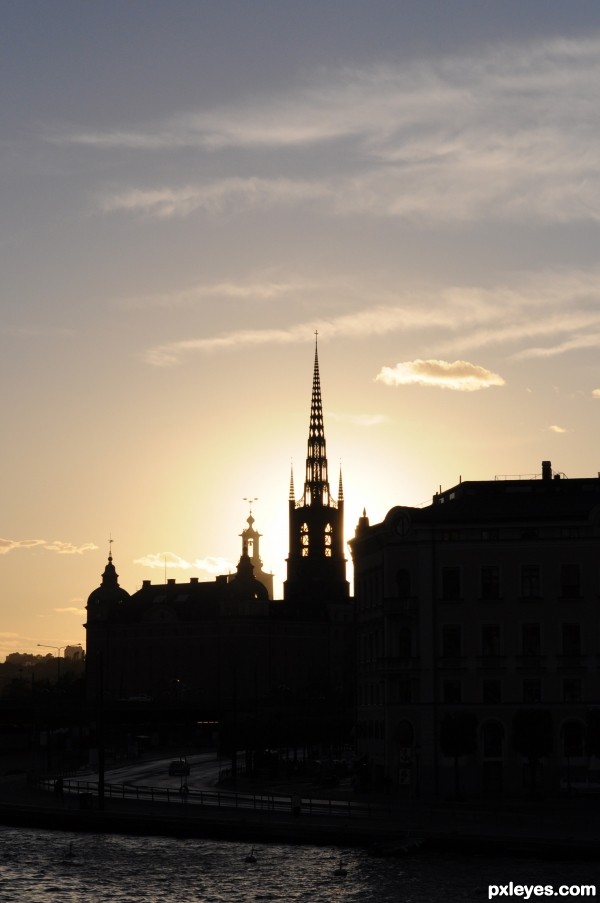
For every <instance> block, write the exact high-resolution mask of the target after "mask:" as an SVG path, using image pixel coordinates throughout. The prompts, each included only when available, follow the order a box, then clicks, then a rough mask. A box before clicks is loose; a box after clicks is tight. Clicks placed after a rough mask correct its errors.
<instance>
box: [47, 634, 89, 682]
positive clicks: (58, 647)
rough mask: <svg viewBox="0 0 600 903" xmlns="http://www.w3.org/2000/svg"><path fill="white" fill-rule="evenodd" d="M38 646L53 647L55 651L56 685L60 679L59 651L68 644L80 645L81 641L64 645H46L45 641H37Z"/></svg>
mask: <svg viewBox="0 0 600 903" xmlns="http://www.w3.org/2000/svg"><path fill="white" fill-rule="evenodd" d="M38 646H41V648H42V649H54V651H55V652H56V684H57V687H58V682H59V681H60V653H61V652H62V651H63V649H67V648H68V647H69V646H81V643H67V645H66V646H48V645H46V643H38Z"/></svg>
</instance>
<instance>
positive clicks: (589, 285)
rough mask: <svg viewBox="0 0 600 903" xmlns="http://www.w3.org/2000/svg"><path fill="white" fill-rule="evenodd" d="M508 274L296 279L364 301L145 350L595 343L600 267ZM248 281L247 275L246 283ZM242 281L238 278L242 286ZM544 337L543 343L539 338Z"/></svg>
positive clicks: (449, 348)
mask: <svg viewBox="0 0 600 903" xmlns="http://www.w3.org/2000/svg"><path fill="white" fill-rule="evenodd" d="M512 278H513V282H514V284H513V285H510V284H505V285H497V286H493V287H489V286H474V285H457V286H451V287H446V288H436V287H433V288H428V289H424V288H423V287H415V288H412V287H406V288H403V289H399V290H398V291H397V292H391V291H390V290H389V289H387V290H380V289H379V288H378V287H377V285H374V284H373V281H372V280H369V281H368V282H367V281H365V283H364V284H360V282H357V281H356V280H355V281H354V283H353V284H352V285H344V284H343V283H342V282H339V283H337V284H335V283H334V282H329V283H325V282H323V283H317V282H315V281H314V280H313V281H312V282H311V281H310V280H308V279H306V280H304V281H303V280H301V279H297V280H294V281H292V282H291V283H290V288H289V291H290V293H291V292H293V291H295V290H296V289H295V286H299V289H298V290H299V291H300V290H302V291H303V292H304V294H305V297H306V298H307V299H308V300H315V299H322V298H324V297H328V298H343V299H344V303H345V304H346V305H347V306H348V305H349V306H353V305H359V304H360V305H362V306H360V307H358V306H357V307H355V309H354V310H351V311H350V312H348V313H344V314H341V315H335V316H331V317H328V318H322V319H320V320H317V321H315V320H311V321H310V322H309V323H302V322H301V323H295V324H293V325H291V326H289V327H288V328H286V329H269V328H266V329H260V328H259V329H257V328H253V329H238V330H234V331H231V332H226V333H222V334H220V335H214V336H202V337H197V338H196V337H191V338H185V339H181V340H175V341H172V342H167V343H163V344H160V345H155V346H152V347H150V348H148V349H146V351H144V352H143V355H142V356H143V359H144V360H145V361H146V362H147V363H150V364H152V365H154V366H172V365H174V364H176V363H179V362H180V361H181V360H182V359H183V358H184V357H185V356H187V355H189V354H193V353H209V352H217V351H225V350H233V349H236V348H243V347H256V346H260V345H266V344H270V345H285V344H295V343H305V342H312V341H314V331H315V328H316V329H317V330H318V332H319V336H320V338H322V339H324V340H327V339H333V338H336V339H339V338H347V339H358V340H363V339H366V338H369V337H372V336H383V335H390V334H392V333H396V332H398V333H402V334H403V335H404V336H407V335H411V337H412V340H413V341H418V340H420V341H421V342H422V344H423V346H424V347H427V346H430V343H431V336H432V335H433V334H435V347H436V351H437V353H438V354H444V355H449V354H454V355H457V356H458V355H463V354H465V353H466V352H467V351H469V350H470V349H473V348H477V349H478V350H480V349H482V348H484V347H486V346H493V345H497V346H499V345H500V346H501V345H505V346H509V351H508V353H509V354H510V355H511V357H513V358H515V359H518V358H528V357H531V358H533V357H543V356H546V357H547V356H551V355H558V354H565V353H567V352H569V351H571V350H577V349H579V348H585V347H595V346H596V345H597V344H599V343H600V288H599V286H600V271H598V270H597V269H591V270H588V271H578V270H572V271H562V272H561V271H547V272H539V273H536V274H533V275H531V274H515V275H514V276H513V277H512ZM252 284H253V281H252V280H250V281H249V283H248V286H249V289H251V287H252ZM243 285H244V283H243V282H242V281H241V282H240V283H239V286H238V290H239V292H240V293H241V292H243V291H244V289H243ZM284 285H285V282H284ZM300 286H302V288H301V289H300ZM274 290H275V289H274ZM440 330H443V338H441V337H440ZM542 341H543V342H545V345H544V346H542V345H538V344H537V343H539V342H542ZM534 342H535V343H536V344H533V343H534Z"/></svg>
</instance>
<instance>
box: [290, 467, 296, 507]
mask: <svg viewBox="0 0 600 903" xmlns="http://www.w3.org/2000/svg"><path fill="white" fill-rule="evenodd" d="M295 500H296V493H295V492H294V465H293V464H291V465H290V502H294V501H295Z"/></svg>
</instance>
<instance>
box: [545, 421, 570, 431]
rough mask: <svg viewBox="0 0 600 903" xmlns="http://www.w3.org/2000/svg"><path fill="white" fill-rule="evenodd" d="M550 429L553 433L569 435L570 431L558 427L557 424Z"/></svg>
mask: <svg viewBox="0 0 600 903" xmlns="http://www.w3.org/2000/svg"><path fill="white" fill-rule="evenodd" d="M548 429H549V430H550V432H551V433H567V432H568V430H566V429H565V428H564V427H563V426H558V425H557V424H556V423H553V424H552V425H551V426H549V427H548Z"/></svg>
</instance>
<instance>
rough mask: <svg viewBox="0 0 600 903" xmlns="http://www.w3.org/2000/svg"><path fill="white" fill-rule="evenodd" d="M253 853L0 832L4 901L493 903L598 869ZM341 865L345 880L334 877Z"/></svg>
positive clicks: (160, 841)
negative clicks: (521, 887) (503, 892)
mask: <svg viewBox="0 0 600 903" xmlns="http://www.w3.org/2000/svg"><path fill="white" fill-rule="evenodd" d="M250 852H251V850H250V848H249V847H248V845H246V844H241V843H222V842H216V841H207V840H174V839H170V838H156V837H150V838H142V837H125V836H122V835H109V834H102V835H95V834H66V833H61V832H52V831H48V832H47V831H39V830H21V829H11V828H0V901H2V903H4V901H15V903H84V901H85V903H104V901H106V903H108V901H112V903H238V901H239V903H268V901H273V900H278V901H290V903H292V901H307V903H308V901H311V903H337V901H348V903H357V901H361V903H363V901H364V903H367V901H368V903H373V901H374V903H388V901H389V903H392V901H393V903H457V901H465V903H470V901H474V903H475V901H481V900H486V899H488V884H494V883H498V884H500V883H506V882H508V881H509V880H513V881H514V882H515V883H517V882H519V881H520V882H523V883H525V884H536V883H540V884H548V883H551V882H554V883H555V884H556V886H558V885H559V884H561V883H565V884H574V883H584V882H590V883H591V882H595V881H596V880H597V879H598V868H597V866H596V865H595V864H594V863H573V862H568V863H545V862H538V861H535V862H534V861H528V860H516V861H515V860H512V859H508V858H502V859H488V858H483V857H477V858H475V857H469V856H468V854H467V853H466V852H465V856H464V857H461V858H460V859H456V858H455V857H450V856H443V857H439V856H433V855H432V854H425V853H417V854H416V855H414V856H411V857H409V858H405V859H374V858H371V857H369V856H368V855H367V853H365V852H364V851H362V850H346V849H342V848H338V849H333V848H326V847H306V846H283V845H281V846H279V845H276V844H264V845H261V846H259V847H256V849H255V850H254V855H255V857H256V860H257V861H256V863H254V864H249V863H246V862H245V858H246V856H247V855H248V854H249V853H250ZM340 863H341V867H342V869H343V871H344V872H345V874H341V875H339V874H336V871H337V870H339V869H340ZM598 895H599V896H600V882H599V888H598ZM504 899H508V897H506V896H505V897H504ZM521 899H523V898H522V897H521ZM532 899H536V897H532ZM562 899H565V898H564V897H563V898H562ZM567 899H568V898H567ZM573 899H575V898H574V897H573ZM579 899H581V898H579Z"/></svg>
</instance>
